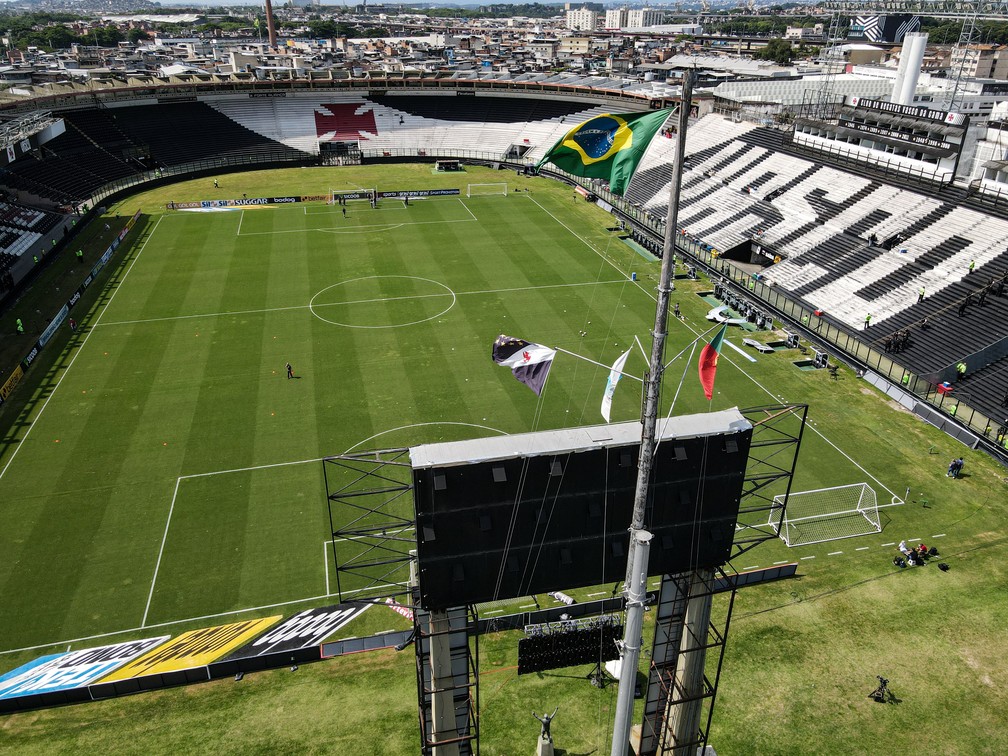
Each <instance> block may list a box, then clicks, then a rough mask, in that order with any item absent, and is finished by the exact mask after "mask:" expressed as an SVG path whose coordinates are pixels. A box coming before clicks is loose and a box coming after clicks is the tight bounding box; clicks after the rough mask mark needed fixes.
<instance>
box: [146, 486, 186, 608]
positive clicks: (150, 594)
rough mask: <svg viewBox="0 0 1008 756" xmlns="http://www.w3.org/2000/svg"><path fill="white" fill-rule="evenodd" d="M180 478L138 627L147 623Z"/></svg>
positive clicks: (172, 499) (169, 509)
mask: <svg viewBox="0 0 1008 756" xmlns="http://www.w3.org/2000/svg"><path fill="white" fill-rule="evenodd" d="M181 482H182V478H176V479H175V492H174V493H173V494H172V497H171V506H170V507H168V519H167V520H165V526H164V535H162V536H161V548H160V549H158V555H157V563H156V564H155V565H154V576H153V577H152V578H151V584H150V593H148V594H147V605H146V606H145V607H144V613H143V619H142V620H140V627H143V626H144V625H146V624H147V613H148V612H149V611H150V605H151V599H152V598H153V597H154V584H155V583H156V582H157V576H158V570H160V569H161V557H162V556H163V555H164V546H165V541H167V540H168V526H169V525H171V518H172V513H173V512H174V511H175V499H176V498H178V489H179V484H180V483H181Z"/></svg>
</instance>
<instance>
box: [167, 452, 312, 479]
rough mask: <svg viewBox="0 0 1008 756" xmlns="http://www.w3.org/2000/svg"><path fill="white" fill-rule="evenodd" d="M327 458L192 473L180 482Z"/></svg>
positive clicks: (181, 477) (303, 463) (309, 462)
mask: <svg viewBox="0 0 1008 756" xmlns="http://www.w3.org/2000/svg"><path fill="white" fill-rule="evenodd" d="M323 459H325V457H315V458H314V459H299V460H295V461H293V462H272V463H270V464H268V465H253V466H252V467H235V468H232V469H230V470H214V471H213V472H205V473H192V474H191V475H180V476H179V480H189V479H190V478H209V477H211V476H212V475H230V474H231V473H240V472H251V471H253V470H266V469H269V468H270V467H288V466H290V465H307V464H311V463H312V462H321V461H322V460H323Z"/></svg>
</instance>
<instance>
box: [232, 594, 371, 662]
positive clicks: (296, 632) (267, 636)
mask: <svg viewBox="0 0 1008 756" xmlns="http://www.w3.org/2000/svg"><path fill="white" fill-rule="evenodd" d="M370 606H371V604H339V605H338V606H324V607H320V608H318V609H305V610H304V611H303V612H300V613H298V614H295V615H294V616H293V617H290V618H289V619H287V620H285V621H283V622H281V623H280V624H279V625H276V626H275V627H272V628H270V630H268V631H267V632H265V633H263V634H262V635H260V636H259V637H258V638H256V639H255V640H254V641H252V642H251V643H247V644H246V645H244V646H242V647H241V648H239V649H238V650H236V651H233V652H232V653H231V654H229V655H228V656H226V657H225V658H224V659H222V660H221V661H233V660H235V659H247V658H249V657H251V656H265V655H266V654H274V653H278V652H283V651H295V650H297V649H299V648H309V647H311V646H319V645H321V643H322V641H324V640H325V639H326V638H328V637H329V636H330V635H332V634H333V633H335V632H336V631H337V630H339V629H340V628H341V627H343V626H344V625H346V624H347V623H348V622H350V621H351V620H352V619H354V618H356V617H359V616H360V615H361V614H362V613H363V612H364V611H366V610H367V609H368V607H370Z"/></svg>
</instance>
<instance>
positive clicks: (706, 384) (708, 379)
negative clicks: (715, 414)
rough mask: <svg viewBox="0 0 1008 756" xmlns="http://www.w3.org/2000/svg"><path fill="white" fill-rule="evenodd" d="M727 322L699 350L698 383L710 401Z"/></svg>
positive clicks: (712, 395)
mask: <svg viewBox="0 0 1008 756" xmlns="http://www.w3.org/2000/svg"><path fill="white" fill-rule="evenodd" d="M727 330H728V324H727V323H725V324H724V325H723V326H721V330H720V331H718V335H717V336H715V337H714V338H713V340H712V341H711V343H710V344H708V345H707V346H705V347H704V348H703V351H702V352H700V364H699V365H698V367H699V370H700V385H701V386H703V392H704V396H706V397H707V400H708V401H710V400H711V399H712V398H713V397H714V375H715V373H717V362H718V357H719V356H720V354H721V342H722V341H724V335H725V331H727Z"/></svg>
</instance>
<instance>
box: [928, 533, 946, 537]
mask: <svg viewBox="0 0 1008 756" xmlns="http://www.w3.org/2000/svg"><path fill="white" fill-rule="evenodd" d="M931 537H932V538H944V537H945V534H944V533H939V534H938V535H933V536H931Z"/></svg>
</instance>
